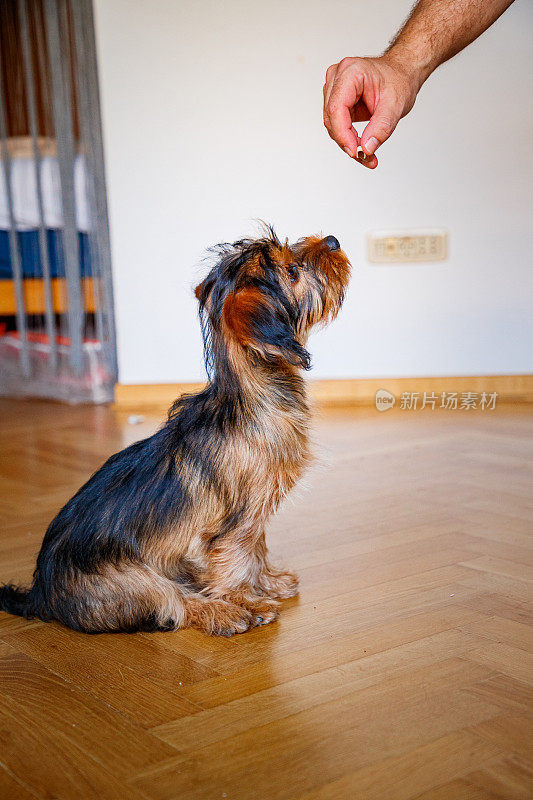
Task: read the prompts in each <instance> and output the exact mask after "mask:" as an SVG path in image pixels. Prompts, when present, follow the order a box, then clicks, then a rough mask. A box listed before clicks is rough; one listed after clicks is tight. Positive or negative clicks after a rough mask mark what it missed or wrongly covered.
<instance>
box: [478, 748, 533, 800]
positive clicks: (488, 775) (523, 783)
mask: <svg viewBox="0 0 533 800" xmlns="http://www.w3.org/2000/svg"><path fill="white" fill-rule="evenodd" d="M466 777H467V780H469V781H470V782H471V783H472V784H474V785H475V786H479V787H481V788H483V789H486V790H488V791H490V792H492V793H493V794H495V795H496V796H497V797H505V798H506V800H531V798H532V797H533V765H532V764H531V763H527V762H526V761H524V760H523V759H521V758H519V757H517V756H509V757H508V758H503V759H501V761H496V762H494V763H492V764H489V765H488V766H486V767H484V768H483V769H480V770H477V771H476V772H471V773H470V774H469V775H467V776H466Z"/></svg>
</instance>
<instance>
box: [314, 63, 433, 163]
mask: <svg viewBox="0 0 533 800" xmlns="http://www.w3.org/2000/svg"><path fill="white" fill-rule="evenodd" d="M422 83H423V78H422V76H419V75H417V74H416V72H414V71H410V70H408V69H406V68H405V67H404V66H403V65H402V64H400V62H399V61H397V60H396V59H395V58H394V56H393V55H392V53H387V54H385V55H384V56H380V57H379V58H343V59H342V61H340V62H339V63H338V64H332V66H331V67H328V70H327V72H326V83H325V84H324V125H325V126H326V128H327V130H328V133H329V135H330V136H331V138H332V139H333V140H334V141H335V142H337V144H338V145H339V147H341V148H342V149H343V150H344V151H345V153H347V154H348V155H349V156H350V158H354V159H355V160H357V161H359V163H361V164H364V166H365V167H368V168H369V169H375V168H376V167H377V165H378V160H377V158H376V156H375V155H374V154H375V151H376V150H377V148H378V147H379V146H380V145H382V144H383V142H385V141H386V140H387V139H388V138H389V136H390V135H391V133H392V132H393V131H394V129H395V128H396V125H397V124H398V122H399V120H400V119H401V118H402V117H404V116H405V115H406V114H407V113H408V112H409V111H410V110H411V109H412V107H413V105H414V102H415V99H416V95H417V93H418V91H419V89H420V87H421V85H422ZM365 120H370V121H369V123H368V125H367V126H366V127H365V129H364V131H363V133H362V135H361V137H359V135H358V134H357V131H356V130H355V128H354V127H353V125H352V123H353V122H363V121H365Z"/></svg>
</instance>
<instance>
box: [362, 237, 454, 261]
mask: <svg viewBox="0 0 533 800" xmlns="http://www.w3.org/2000/svg"><path fill="white" fill-rule="evenodd" d="M367 244H368V260H369V261H371V262H372V263H375V264H388V263H395V262H399V261H444V259H445V258H446V257H447V255H448V233H447V231H445V230H416V231H403V232H390V231H375V232H374V233H370V234H368V239H367Z"/></svg>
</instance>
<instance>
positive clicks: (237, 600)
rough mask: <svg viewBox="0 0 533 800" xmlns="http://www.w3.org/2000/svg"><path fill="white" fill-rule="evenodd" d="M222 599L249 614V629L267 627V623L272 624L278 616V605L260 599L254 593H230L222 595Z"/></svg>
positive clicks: (264, 598) (265, 598)
mask: <svg viewBox="0 0 533 800" xmlns="http://www.w3.org/2000/svg"><path fill="white" fill-rule="evenodd" d="M224 599H225V600H226V601H228V602H230V603H232V604H234V605H237V606H239V607H240V608H244V609H246V610H247V611H248V612H249V614H250V615H251V618H252V622H251V626H250V627H257V626H259V625H268V623H269V622H274V620H275V619H277V618H278V615H279V603H277V602H276V601H275V600H271V599H270V598H267V597H262V596H261V595H258V594H256V593H255V592H253V593H252V592H251V591H238V592H230V593H229V594H225V595H224Z"/></svg>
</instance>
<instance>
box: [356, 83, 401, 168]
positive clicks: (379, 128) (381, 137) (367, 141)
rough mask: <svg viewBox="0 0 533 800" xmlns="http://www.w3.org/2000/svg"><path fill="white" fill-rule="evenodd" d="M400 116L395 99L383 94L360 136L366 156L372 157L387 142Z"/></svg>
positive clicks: (399, 108) (399, 109)
mask: <svg viewBox="0 0 533 800" xmlns="http://www.w3.org/2000/svg"><path fill="white" fill-rule="evenodd" d="M401 115H402V110H401V107H400V106H399V104H398V103H397V101H396V99H395V98H394V97H392V96H390V95H387V94H386V93H384V94H383V95H382V96H381V98H380V100H379V102H378V104H377V106H376V108H375V109H374V113H373V114H372V116H371V118H370V122H369V123H368V125H367V126H366V128H365V129H364V131H363V133H362V135H361V146H362V148H363V150H364V152H365V153H366V154H367V155H368V156H372V155H373V154H374V153H375V152H376V150H377V149H378V147H380V145H382V144H383V142H386V141H387V139H388V138H389V136H390V135H391V133H392V132H393V131H394V129H395V128H396V125H397V124H398V122H399V121H400V118H401Z"/></svg>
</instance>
